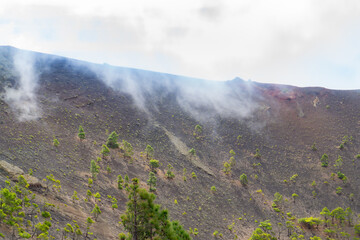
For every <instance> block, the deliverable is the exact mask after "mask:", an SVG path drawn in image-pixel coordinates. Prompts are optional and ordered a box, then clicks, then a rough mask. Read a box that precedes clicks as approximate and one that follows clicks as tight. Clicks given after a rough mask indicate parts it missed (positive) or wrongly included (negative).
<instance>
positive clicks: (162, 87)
mask: <svg viewBox="0 0 360 240" xmlns="http://www.w3.org/2000/svg"><path fill="white" fill-rule="evenodd" d="M19 59H20V60H19ZM21 59H23V60H24V59H26V61H21ZM19 61H20V62H19ZM0 92H1V100H0V133H1V134H0V160H3V161H6V162H7V163H10V164H12V165H14V166H17V167H19V168H21V169H22V170H23V171H24V172H25V173H28V172H29V171H30V172H31V171H33V176H34V177H36V178H38V179H40V180H42V179H44V178H46V176H49V175H50V174H53V175H54V177H55V178H56V179H59V180H60V181H61V190H60V192H58V191H56V189H55V190H54V189H53V190H51V191H49V192H48V193H46V194H45V193H44V192H43V191H40V190H36V189H35V190H34V192H35V193H36V194H37V198H38V201H39V202H42V203H44V202H50V203H53V204H55V205H56V206H58V208H56V209H52V210H51V211H50V212H51V214H52V219H53V221H52V222H53V224H54V226H55V227H54V226H53V227H52V229H53V230H50V231H52V234H53V235H56V234H57V233H56V231H55V230H56V228H59V229H63V228H64V226H65V225H66V223H68V222H72V220H76V221H77V222H78V224H79V225H80V227H84V226H85V223H86V218H87V217H89V216H91V214H90V212H91V210H92V209H93V207H94V203H95V202H94V201H95V200H93V199H92V200H90V201H84V199H86V198H87V197H86V194H87V190H88V189H90V190H91V191H92V192H93V193H95V192H99V193H100V195H101V202H99V206H100V209H101V210H102V213H101V214H100V216H99V218H98V219H97V221H96V222H95V223H94V224H93V225H92V227H91V230H92V231H93V233H94V235H93V236H92V238H97V239H117V235H118V233H120V232H123V231H124V229H123V227H122V225H121V224H118V222H119V221H120V219H119V216H120V215H121V214H122V213H124V211H125V209H126V202H127V192H126V191H125V190H118V188H117V176H118V175H119V174H121V175H122V176H123V177H124V176H125V175H128V176H129V177H130V179H131V178H134V177H137V178H139V179H140V185H141V187H143V188H146V189H148V186H147V180H148V177H149V171H150V168H149V160H148V159H147V158H146V156H145V154H144V150H145V148H146V146H147V145H151V146H152V147H153V148H154V159H157V160H159V162H160V164H161V166H160V167H159V169H158V170H157V173H156V177H157V187H156V192H155V194H156V196H157V199H156V202H157V203H159V204H161V205H162V206H163V207H164V208H167V209H169V212H170V217H171V219H173V220H179V221H180V223H181V224H182V225H183V226H184V227H185V228H186V229H189V228H191V230H190V232H191V233H192V238H193V239H212V238H214V236H213V235H214V234H215V235H217V237H220V236H221V235H222V238H224V239H234V238H236V237H237V238H238V239H248V238H249V237H250V236H251V234H252V232H253V231H254V229H255V228H256V227H258V225H259V224H260V222H263V221H265V220H270V222H271V223H272V226H273V229H272V231H274V232H275V234H276V236H277V237H279V236H280V237H281V239H288V238H289V237H288V229H287V228H286V222H287V221H290V222H293V224H294V230H293V233H297V234H299V235H304V236H305V239H309V237H311V236H314V235H316V236H319V237H322V238H324V239H325V234H326V233H325V232H324V228H325V227H324V226H323V225H321V226H320V227H318V228H310V229H308V228H307V227H306V226H303V225H302V224H301V223H299V222H298V219H300V218H305V217H318V218H322V216H321V215H320V212H321V210H322V209H323V208H324V207H327V208H329V209H330V211H331V210H332V209H335V208H337V207H342V208H343V209H346V208H348V207H351V209H352V211H353V216H352V218H353V222H354V223H356V221H358V219H357V216H358V214H359V213H360V203H359V199H360V175H359V169H360V167H359V166H360V155H359V154H360V131H359V130H360V104H359V103H360V91H357V90H354V91H337V90H329V89H325V88H298V87H293V86H284V85H274V84H262V83H257V82H250V81H243V80H241V79H239V78H235V79H233V80H231V81H226V82H211V81H206V80H201V79H193V78H188V77H181V76H175V75H170V74H163V73H156V72H150V71H144V70H137V69H130V68H122V67H113V66H110V65H107V64H102V65H99V64H92V63H87V62H82V61H78V60H73V59H67V58H63V57H58V56H52V55H46V54H41V53H35V52H27V51H23V50H18V49H15V48H12V47H1V48H0ZM80 125H81V126H82V127H83V129H84V131H85V134H86V138H85V139H84V140H80V139H79V138H78V129H79V126H80ZM197 125H199V126H198V127H196V126H197ZM113 131H116V133H118V134H119V139H118V142H119V144H120V146H122V145H123V141H126V142H129V143H131V145H132V146H133V152H134V154H133V155H132V156H131V157H128V156H125V155H124V151H123V150H122V149H110V155H109V156H107V157H104V158H103V159H102V160H101V161H100V162H99V165H100V167H101V169H100V173H99V174H98V177H97V180H96V181H95V182H94V184H93V186H92V187H91V188H89V187H88V179H89V178H90V177H91V173H90V162H91V160H96V159H97V157H101V158H102V156H101V153H100V151H101V149H102V145H103V144H105V142H106V140H107V138H108V136H109V134H110V133H111V132H113ZM54 139H57V140H58V142H59V145H58V146H54V144H53V141H54ZM192 148H193V149H195V151H196V154H191V153H189V150H190V149H192ZM230 150H233V151H234V152H235V155H234V161H233V164H231V161H230V162H229V159H230V158H231V157H232V155H231V153H230ZM323 154H327V155H328V166H327V167H322V164H321V160H320V159H321V157H322V155H323ZM339 157H340V158H341V159H340V160H342V161H340V160H339ZM340 162H341V163H340ZM224 163H229V165H231V167H230V168H229V166H228V174H226V173H225V172H224ZM169 164H171V166H172V167H173V169H172V171H173V173H174V174H175V177H174V178H173V179H168V178H167V177H166V172H167V169H168V165H169ZM225 165H226V164H225ZM110 169H111V170H110ZM184 169H186V171H185V170H184ZM338 172H341V173H343V174H344V175H345V176H346V179H347V181H343V180H341V179H339V178H338V174H337V173H338ZM1 174H2V175H1V179H0V180H1V186H2V187H5V180H6V176H7V175H8V173H6V172H4V171H2V173H1ZM242 174H245V175H246V176H247V180H248V183H247V184H246V183H245V182H243V183H241V182H240V175H242ZM195 176H196V177H195ZM185 178H186V181H185V180H184V179H185ZM44 184H45V183H43V184H42V185H44ZM40 185H41V184H40ZM212 186H214V187H215V189H216V190H215V189H214V188H212V189H211V187H212ZM339 187H340V188H341V189H340V188H339ZM74 190H75V191H77V193H78V196H79V200H77V201H73V200H72V199H71V196H72V194H73V192H74ZM276 193H278V194H276ZM294 193H295V194H296V195H294ZM274 194H276V196H277V197H278V199H275V198H276V197H274ZM108 195H110V196H113V197H115V198H116V199H117V201H118V203H117V205H118V206H119V208H118V209H112V208H111V205H112V203H111V199H110V198H107V196H108ZM279 195H281V199H280V200H279ZM274 199H275V200H276V201H275V205H274ZM277 200H279V201H277ZM290 212H291V214H287V213H290ZM278 223H281V224H282V225H281V224H278ZM195 228H196V230H194V229H195ZM1 229H2V230H1V231H3V230H4V229H5V230H4V231H5V232H6V228H5V227H4V226H2V228H1ZM4 231H3V232H4ZM61 231H62V230H61ZM216 231H217V232H218V233H216ZM340 231H344V232H348V233H349V234H350V235H352V236H355V235H354V234H355V233H354V230H353V229H352V227H348V226H347V225H346V226H343V229H342V230H338V232H337V233H336V234H337V235H334V236H337V238H339V239H340V238H341V234H340ZM59 234H60V233H59ZM220 234H221V235H220ZM58 239H59V238H58ZM344 239H345V238H344Z"/></svg>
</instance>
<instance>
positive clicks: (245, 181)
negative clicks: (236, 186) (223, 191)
mask: <svg viewBox="0 0 360 240" xmlns="http://www.w3.org/2000/svg"><path fill="white" fill-rule="evenodd" d="M240 183H241V184H242V185H243V186H246V185H247V184H248V179H247V176H246V174H245V173H243V174H241V175H240Z"/></svg>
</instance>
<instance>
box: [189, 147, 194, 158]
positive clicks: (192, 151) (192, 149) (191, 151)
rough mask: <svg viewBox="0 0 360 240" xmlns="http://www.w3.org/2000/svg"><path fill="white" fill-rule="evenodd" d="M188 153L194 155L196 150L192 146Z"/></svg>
mask: <svg viewBox="0 0 360 240" xmlns="http://www.w3.org/2000/svg"><path fill="white" fill-rule="evenodd" d="M189 153H190V155H192V156H196V150H195V149H194V148H191V149H190V150H189Z"/></svg>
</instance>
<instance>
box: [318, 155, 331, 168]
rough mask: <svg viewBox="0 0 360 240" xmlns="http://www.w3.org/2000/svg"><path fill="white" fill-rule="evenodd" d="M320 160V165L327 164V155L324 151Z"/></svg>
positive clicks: (325, 165) (324, 165)
mask: <svg viewBox="0 0 360 240" xmlns="http://www.w3.org/2000/svg"><path fill="white" fill-rule="evenodd" d="M320 161H321V166H322V167H327V166H328V165H329V157H328V155H327V154H325V153H324V154H323V155H322V157H321V159H320Z"/></svg>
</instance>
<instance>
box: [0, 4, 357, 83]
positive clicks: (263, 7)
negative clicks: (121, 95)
mask: <svg viewBox="0 0 360 240" xmlns="http://www.w3.org/2000/svg"><path fill="white" fill-rule="evenodd" d="M0 3H1V6H2V8H1V9H0V34H1V36H2V38H1V40H0V44H3V45H5V44H6V45H14V46H16V47H19V48H26V49H32V50H37V51H43V52H48V53H55V54H61V55H65V56H69V57H74V58H80V59H85V60H89V61H95V62H108V63H110V64H113V65H120V66H130V67H137V68H144V69H150V70H154V71H161V72H170V73H174V74H182V75H188V76H194V77H201V78H206V79H214V80H227V79H232V78H234V77H235V76H239V77H243V78H246V79H247V78H251V79H252V80H255V81H260V82H279V83H287V84H294V85H300V86H306V85H320V86H325V87H331V88H359V89H360V79H359V75H360V74H359V71H360V70H358V69H360V68H359V57H358V56H359V55H360V46H359V45H358V44H357V43H358V42H359V40H360V36H359V35H355V34H350V33H353V32H359V30H360V27H359V26H360V15H359V14H358V13H359V12H360V2H358V1H357V0H346V1H342V2H339V1H336V0H326V1H325V0H323V1H321V0H296V1H295V0H274V1H266V0H243V1H230V0H229V1H219V0H218V1H217V0H211V1H209V0H202V1H168V0H162V1H161V0H158V1H147V0H139V1H111V0H103V1H101V2H98V1H83V0H79V1H68V0H62V1H48V0H27V1H20V0H11V1H7V0H6V1H1V0H0ZM9 13H11V14H9ZM350 59H351V60H350ZM346 69H347V70H346ZM340 78H341V79H340Z"/></svg>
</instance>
